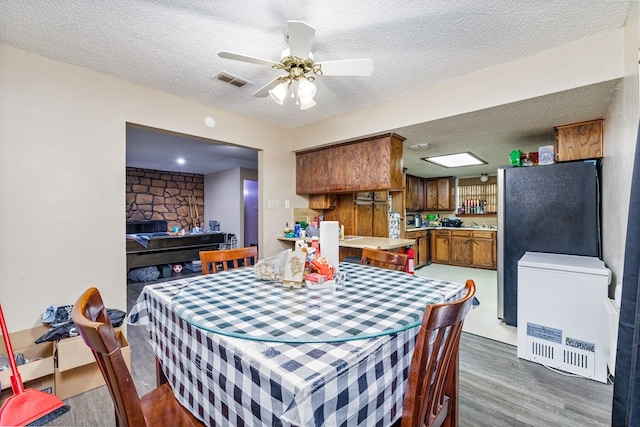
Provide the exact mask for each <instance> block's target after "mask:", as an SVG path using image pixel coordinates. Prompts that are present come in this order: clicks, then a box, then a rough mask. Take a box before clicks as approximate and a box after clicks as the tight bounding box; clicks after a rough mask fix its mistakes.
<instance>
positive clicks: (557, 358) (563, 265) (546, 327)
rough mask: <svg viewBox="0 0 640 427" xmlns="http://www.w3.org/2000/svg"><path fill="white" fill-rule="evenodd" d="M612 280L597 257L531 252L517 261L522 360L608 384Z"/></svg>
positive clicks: (519, 347) (519, 353)
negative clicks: (608, 304) (606, 304)
mask: <svg viewBox="0 0 640 427" xmlns="http://www.w3.org/2000/svg"><path fill="white" fill-rule="evenodd" d="M610 281H611V271H610V270H609V269H608V268H606V267H605V265H604V262H602V260H600V259H598V258H596V257H585V256H575V255H561V254H547V253H539V252H526V253H525V254H524V255H523V257H522V258H520V261H519V262H518V357H519V358H522V359H526V360H530V361H532V362H537V363H540V364H542V365H545V366H549V367H552V368H556V369H560V370H562V371H566V372H570V373H573V374H576V375H580V376H583V377H587V378H591V379H594V380H596V381H600V382H603V383H606V382H607V361H608V358H609V349H608V341H607V316H606V313H605V308H604V305H603V303H602V302H603V301H604V300H606V299H607V297H608V287H609V282H610Z"/></svg>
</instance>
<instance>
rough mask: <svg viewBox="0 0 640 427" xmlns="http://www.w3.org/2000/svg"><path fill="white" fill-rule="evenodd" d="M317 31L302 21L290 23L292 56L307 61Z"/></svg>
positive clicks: (290, 49)
mask: <svg viewBox="0 0 640 427" xmlns="http://www.w3.org/2000/svg"><path fill="white" fill-rule="evenodd" d="M315 34H316V29H315V28H313V27H312V26H310V25H309V24H306V23H304V22H302V21H289V51H290V52H291V55H293V56H297V57H298V58H302V59H306V58H308V57H309V52H310V51H311V43H313V36H315Z"/></svg>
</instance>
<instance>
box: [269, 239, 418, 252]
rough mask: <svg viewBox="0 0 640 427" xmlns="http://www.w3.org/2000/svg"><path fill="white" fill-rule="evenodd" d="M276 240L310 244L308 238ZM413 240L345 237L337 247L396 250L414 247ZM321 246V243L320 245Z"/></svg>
mask: <svg viewBox="0 0 640 427" xmlns="http://www.w3.org/2000/svg"><path fill="white" fill-rule="evenodd" d="M278 240H281V241H284V242H295V241H297V240H304V241H305V242H311V238H310V237H304V238H295V237H284V236H282V237H278ZM415 243H416V241H415V239H389V238H387V237H369V236H345V238H344V240H340V241H339V243H338V245H339V246H341V247H343V248H355V249H362V248H374V249H382V250H388V249H397V248H403V247H405V246H413V245H415ZM320 244H322V243H320Z"/></svg>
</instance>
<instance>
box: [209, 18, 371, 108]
mask: <svg viewBox="0 0 640 427" xmlns="http://www.w3.org/2000/svg"><path fill="white" fill-rule="evenodd" d="M315 33H316V30H315V28H313V27H312V26H310V25H309V24H306V23H304V22H302V21H289V22H288V41H289V48H288V49H285V50H284V51H283V52H282V55H281V57H280V62H275V61H270V60H268V59H261V58H256V57H253V56H247V55H242V54H239V53H234V52H225V51H222V52H218V56H220V57H221V58H226V59H233V60H236V61H243V62H249V63H252V64H258V65H266V66H267V67H272V68H275V69H277V70H282V71H284V72H285V75H283V76H280V77H278V78H276V79H274V80H273V81H271V82H269V83H267V84H266V85H265V86H263V87H262V88H260V89H258V90H257V91H256V92H255V93H254V94H253V96H255V97H266V96H268V95H271V98H273V99H274V100H275V101H276V102H277V103H278V104H280V105H282V104H283V103H284V101H285V98H286V97H287V94H289V93H290V94H291V97H292V98H295V101H296V105H298V106H299V107H300V109H301V110H306V109H308V108H311V107H313V106H314V105H316V101H317V102H320V103H323V102H329V101H331V100H333V99H334V98H335V95H334V94H333V92H331V91H330V90H329V89H328V88H327V87H326V86H325V85H324V84H323V83H322V82H321V81H320V80H319V79H317V78H316V76H322V75H324V76H370V75H371V73H373V61H371V59H368V58H364V59H344V60H338V61H323V62H314V60H313V55H312V53H311V43H312V42H313V37H314V35H315Z"/></svg>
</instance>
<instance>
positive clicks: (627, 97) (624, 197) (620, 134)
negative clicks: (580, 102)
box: [602, 2, 640, 297]
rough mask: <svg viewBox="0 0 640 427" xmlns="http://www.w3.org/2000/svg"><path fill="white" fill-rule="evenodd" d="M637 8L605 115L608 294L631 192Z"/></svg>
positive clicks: (617, 269)
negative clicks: (620, 77) (619, 80)
mask: <svg viewBox="0 0 640 427" xmlns="http://www.w3.org/2000/svg"><path fill="white" fill-rule="evenodd" d="M639 9H640V8H639V7H638V3H637V2H632V3H631V10H630V11H629V16H628V18H627V23H626V26H625V33H624V35H625V37H624V52H625V69H624V74H625V76H624V78H623V80H622V83H621V84H620V87H619V88H618V93H617V94H616V97H615V99H614V101H613V104H612V106H611V109H610V111H609V113H608V114H607V116H606V117H605V134H604V139H605V145H604V159H603V162H602V175H603V176H602V184H603V189H602V204H603V212H602V233H603V236H604V238H603V258H604V261H605V263H606V264H607V266H608V267H609V268H610V269H611V271H612V273H613V274H612V276H613V277H612V279H611V287H610V295H609V296H610V297H613V289H614V288H615V285H616V284H622V274H623V270H624V248H625V239H626V233H627V214H628V211H629V197H630V194H631V172H632V170H633V158H634V152H635V146H636V135H637V132H638V120H639V118H640V106H639V104H640V101H639V99H638V88H639V85H638V46H639V45H640V43H639V35H638V31H639V25H638V15H639Z"/></svg>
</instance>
